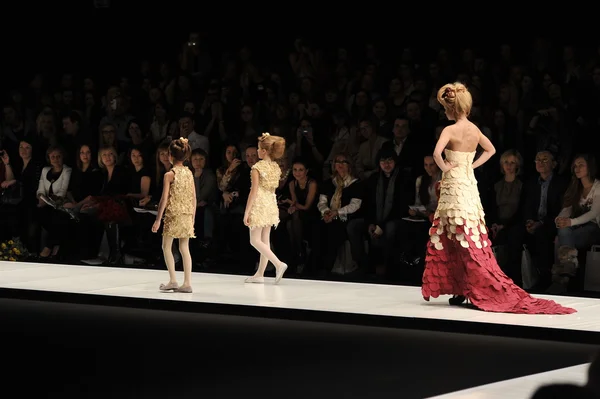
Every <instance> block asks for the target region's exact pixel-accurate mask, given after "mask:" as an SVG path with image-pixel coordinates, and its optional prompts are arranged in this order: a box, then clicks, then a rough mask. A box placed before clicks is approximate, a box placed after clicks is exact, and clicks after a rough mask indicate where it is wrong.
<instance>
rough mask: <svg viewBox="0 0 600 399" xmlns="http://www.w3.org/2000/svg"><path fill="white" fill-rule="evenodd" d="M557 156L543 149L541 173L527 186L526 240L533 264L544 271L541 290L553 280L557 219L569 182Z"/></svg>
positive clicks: (538, 165)
mask: <svg viewBox="0 0 600 399" xmlns="http://www.w3.org/2000/svg"><path fill="white" fill-rule="evenodd" d="M556 165H557V163H556V158H555V157H554V154H552V153H551V152H550V151H540V152H538V153H537V154H536V156H535V169H536V172H537V176H536V177H534V178H533V179H531V180H529V181H528V182H527V183H526V184H525V187H524V190H525V193H524V198H523V201H524V204H523V219H524V230H525V233H524V236H525V237H524V243H525V244H526V245H527V248H528V249H529V251H530V253H531V258H532V262H533V265H534V266H535V267H536V268H537V269H538V270H539V271H540V283H539V284H540V287H539V288H540V289H542V288H547V286H548V285H549V284H550V282H551V273H550V271H551V269H552V263H553V260H554V239H555V238H556V225H555V223H554V219H555V218H556V217H557V216H558V214H559V213H560V211H561V209H562V205H563V197H564V194H565V191H566V189H567V185H568V182H567V181H566V180H565V179H563V178H561V177H560V176H558V174H556V173H554V171H555V168H556Z"/></svg>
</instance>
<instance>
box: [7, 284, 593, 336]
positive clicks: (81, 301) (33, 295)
mask: <svg viewBox="0 0 600 399" xmlns="http://www.w3.org/2000/svg"><path fill="white" fill-rule="evenodd" d="M0 298H5V299H18V300H27V301H41V302H55V303H68V304H78V305H90V306H107V307H119V308H137V309H148V310H159V311H175V312H184V313H203V314H217V315H218V314H222V315H227V316H247V317H258V318H267V319H282V320H293V321H301V322H302V321H303V322H320V323H331V324H342V325H343V324H348V325H358V326H365V327H383V328H393V329H407V330H425V331H445V332H450V333H459V334H477V335H487V336H496V337H506V338H524V339H537V340H545V341H557V342H568V343H581V344H595V343H597V342H598V333H597V332H594V331H581V330H571V329H560V328H552V327H537V326H523V325H513V324H496V323H486V322H481V321H464V320H448V319H432V318H421V317H409V316H388V315H374V314H362V313H351V312H339V311H325V310H309V309H296V308H282V307H271V306H257V305H239V304H227V303H213V302H191V301H181V300H165V299H152V298H140V297H124V296H116V295H102V294H85V293H70V292H58V291H45V290H44V291H42V290H33V289H20V288H3V287H0ZM474 311H477V310H474Z"/></svg>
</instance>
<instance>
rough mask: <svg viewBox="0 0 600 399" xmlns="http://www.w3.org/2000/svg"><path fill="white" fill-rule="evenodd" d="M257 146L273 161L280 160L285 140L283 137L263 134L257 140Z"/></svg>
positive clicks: (283, 151)
mask: <svg viewBox="0 0 600 399" xmlns="http://www.w3.org/2000/svg"><path fill="white" fill-rule="evenodd" d="M258 146H259V147H260V148H262V149H263V150H266V151H267V153H268V154H269V157H270V158H271V159H272V160H273V161H275V160H277V159H280V158H281V157H283V155H284V154H285V139H284V138H283V137H279V136H271V135H270V134H269V133H263V134H262V136H260V137H259V138H258Z"/></svg>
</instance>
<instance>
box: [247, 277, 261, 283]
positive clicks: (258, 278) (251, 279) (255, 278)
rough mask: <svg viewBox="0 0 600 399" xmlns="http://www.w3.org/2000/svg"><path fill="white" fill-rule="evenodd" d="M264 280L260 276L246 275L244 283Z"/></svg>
mask: <svg viewBox="0 0 600 399" xmlns="http://www.w3.org/2000/svg"><path fill="white" fill-rule="evenodd" d="M264 282H265V278H264V277H260V276H251V277H248V278H247V279H246V280H244V283H247V284H262V283H264Z"/></svg>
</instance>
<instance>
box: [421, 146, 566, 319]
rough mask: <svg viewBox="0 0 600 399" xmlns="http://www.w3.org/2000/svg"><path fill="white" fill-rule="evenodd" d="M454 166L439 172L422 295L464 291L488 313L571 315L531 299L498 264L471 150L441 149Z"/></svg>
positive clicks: (464, 294)
mask: <svg viewBox="0 0 600 399" xmlns="http://www.w3.org/2000/svg"><path fill="white" fill-rule="evenodd" d="M445 153H446V159H448V160H449V161H450V162H452V163H454V164H455V165H456V166H455V167H454V168H452V169H450V170H449V171H448V172H446V173H444V174H443V175H442V181H441V185H440V195H439V196H440V198H439V202H438V207H437V210H436V212H435V215H434V218H433V224H432V227H431V229H430V231H429V236H430V239H429V243H428V244H427V254H426V257H425V272H424V273H423V285H422V288H421V291H422V294H423V298H424V299H425V300H426V301H428V300H429V298H430V297H433V298H437V297H438V296H440V295H462V296H465V297H467V298H468V299H469V300H470V301H471V303H472V304H473V305H475V306H476V307H477V308H479V309H481V310H484V311H488V312H502V313H527V314H570V313H574V312H576V310H575V309H571V308H567V307H564V306H561V305H559V304H558V303H556V302H554V301H550V300H545V299H537V298H533V297H532V296H531V295H529V294H528V293H527V292H525V291H524V290H523V289H521V288H520V287H519V286H517V285H516V284H514V283H513V281H512V280H511V279H510V278H509V277H508V276H506V274H504V272H503V271H502V270H501V269H500V267H499V266H498V264H497V263H496V258H495V256H494V254H493V252H492V244H491V242H490V240H489V238H488V230H487V228H486V226H485V221H484V212H483V207H482V206H481V200H480V198H479V190H478V189H477V180H476V179H475V174H474V173H473V167H472V163H473V159H474V158H475V152H459V151H452V150H448V149H447V150H445Z"/></svg>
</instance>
